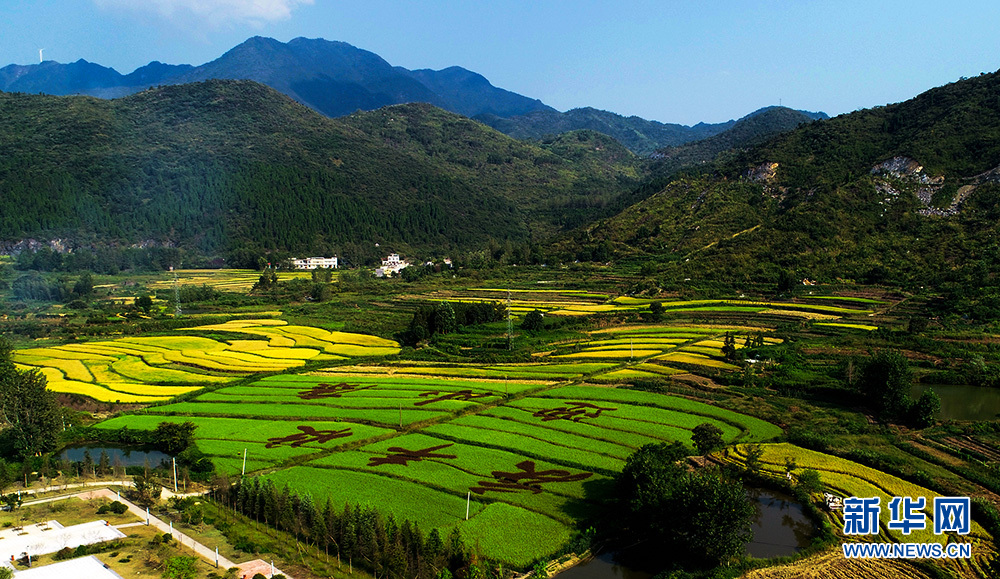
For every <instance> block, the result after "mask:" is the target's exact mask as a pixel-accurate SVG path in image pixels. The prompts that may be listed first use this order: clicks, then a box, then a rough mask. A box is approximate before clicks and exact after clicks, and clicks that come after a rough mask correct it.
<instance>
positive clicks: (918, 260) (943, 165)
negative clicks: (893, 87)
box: [556, 73, 1000, 315]
mask: <svg viewBox="0 0 1000 579" xmlns="http://www.w3.org/2000/svg"><path fill="white" fill-rule="evenodd" d="M722 146H725V145H723V144H720V143H713V142H711V141H702V142H701V143H699V144H692V145H689V146H686V147H685V148H678V149H672V150H667V151H664V152H663V155H664V157H665V158H666V160H668V161H669V160H670V159H672V158H674V159H675V158H679V157H682V156H684V155H688V156H689V157H690V155H691V154H692V149H696V148H705V149H712V150H718V149H719V148H721V147H722ZM653 174H654V175H655V174H656V171H655V170H654V171H653ZM641 190H642V191H644V193H643V194H642V195H641V196H637V197H633V200H634V201H635V202H634V203H630V204H628V205H627V207H624V208H623V210H622V211H621V212H620V213H618V214H616V215H614V216H613V217H610V218H607V219H601V220H598V221H595V222H593V223H591V224H588V225H587V226H585V227H582V228H580V229H578V230H576V231H574V232H572V233H570V234H567V235H566V236H565V237H564V238H563V241H562V242H561V243H559V244H556V247H558V248H559V250H561V251H562V252H563V255H564V256H567V257H569V256H572V257H574V258H576V259H587V258H590V257H591V256H593V255H594V254H595V252H598V251H597V250H598V249H599V252H598V253H600V254H601V255H616V256H618V258H620V259H621V258H629V257H631V258H634V259H637V260H640V261H643V262H649V261H652V262H654V263H659V264H660V265H659V270H660V281H661V282H662V283H668V284H670V285H674V284H676V285H678V286H683V285H684V284H685V283H687V282H685V281H684V280H706V279H714V280H720V279H722V280H725V281H727V282H728V283H732V284H752V283H759V282H765V283H767V282H770V283H773V282H775V281H776V280H778V279H779V278H781V276H782V275H786V276H788V277H790V278H791V279H795V280H802V279H806V278H808V279H820V280H825V281H831V282H832V281H835V280H838V279H841V280H858V281H862V282H865V283H870V284H880V283H885V284H890V285H894V286H896V287H913V288H919V287H920V286H923V285H925V284H928V285H929V284H937V285H938V286H939V287H944V286H948V287H951V288H953V289H954V291H955V292H956V294H957V293H961V292H965V293H966V294H968V295H972V294H977V297H975V299H976V300H982V301H990V302H991V303H992V304H993V305H992V306H990V310H989V311H991V312H992V313H993V314H995V313H997V311H1000V289H998V288H997V287H996V286H998V285H1000V279H998V277H997V273H996V272H997V271H998V270H997V266H998V264H1000V259H998V256H1000V245H998V243H997V239H1000V73H992V74H983V75H980V76H978V77H973V78H970V79H963V80H960V81H957V82H954V83H951V84H948V85H945V86H941V87H937V88H934V89H931V90H928V91H926V92H925V93H923V94H921V95H918V96H917V97H914V98H913V99H910V100H908V101H905V102H901V103H896V104H892V105H887V106H884V107H876V108H873V109H865V110H860V111H856V112H853V113H850V114H846V115H840V116H838V117H835V118H832V119H828V120H821V121H816V122H811V123H808V124H804V125H800V126H798V127H797V128H795V129H793V130H791V131H788V132H785V133H782V134H780V135H777V136H774V135H772V136H771V137H770V138H767V139H765V140H763V141H762V142H760V143H759V144H757V145H756V146H751V147H743V148H738V149H731V150H728V151H727V152H726V153H725V154H723V155H721V156H716V158H715V161H714V162H712V163H706V164H699V165H697V166H695V167H692V166H690V165H689V166H688V167H687V168H686V169H685V170H684V171H683V172H682V173H681V174H677V173H673V174H672V176H670V177H667V178H665V179H657V178H655V177H654V180H653V181H651V182H650V183H647V184H646V185H644V186H643V187H642V188H641ZM695 283H697V282H695ZM993 314H991V315H993Z"/></svg>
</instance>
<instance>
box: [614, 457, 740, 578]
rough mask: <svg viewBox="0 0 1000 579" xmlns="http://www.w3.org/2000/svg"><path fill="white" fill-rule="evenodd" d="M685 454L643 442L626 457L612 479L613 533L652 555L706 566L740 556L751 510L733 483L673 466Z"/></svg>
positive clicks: (702, 566) (719, 476) (716, 474)
mask: <svg viewBox="0 0 1000 579" xmlns="http://www.w3.org/2000/svg"><path fill="white" fill-rule="evenodd" d="M685 454H686V451H685V449H684V446H683V445H682V444H680V443H679V442H675V443H673V444H672V445H666V444H663V443H660V444H647V445H645V446H643V447H641V448H639V450H637V451H636V452H634V453H633V454H632V455H631V456H629V457H628V458H627V459H626V461H625V467H624V468H623V469H622V472H621V474H620V475H619V476H618V477H617V479H616V481H615V484H616V487H617V495H618V497H619V498H618V499H617V508H616V509H615V514H616V516H615V517H614V519H615V521H616V524H617V525H618V526H619V528H617V529H615V534H616V535H617V536H619V537H620V538H622V539H623V540H624V541H627V542H629V543H637V544H644V545H645V547H646V551H647V552H650V553H654V552H655V553H656V554H657V557H664V556H666V557H668V558H670V559H672V560H674V561H679V562H683V563H685V564H687V565H688V566H694V567H699V568H707V567H711V566H715V565H718V564H720V563H722V562H725V561H727V560H728V559H730V558H732V557H734V556H737V555H738V554H740V553H741V552H742V550H743V548H744V546H745V545H746V543H747V541H749V539H750V538H751V537H752V531H751V523H752V521H753V517H754V515H755V513H756V510H755V509H754V506H753V504H752V503H751V501H750V499H749V497H748V496H747V494H746V490H745V489H744V488H743V486H742V485H741V484H740V483H739V482H738V481H733V480H729V479H726V478H723V477H722V476H721V475H720V474H719V473H718V472H716V471H705V470H702V471H697V472H688V471H687V469H685V468H684V467H683V466H682V465H681V464H678V461H679V460H680V459H681V458H683V457H684V455H685Z"/></svg>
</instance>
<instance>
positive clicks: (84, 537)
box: [0, 521, 125, 561]
mask: <svg viewBox="0 0 1000 579" xmlns="http://www.w3.org/2000/svg"><path fill="white" fill-rule="evenodd" d="M124 537H125V534H124V533H122V532H121V531H119V530H118V529H116V528H114V527H112V526H110V525H108V523H107V522H105V521H91V522H89V523H81V524H79V525H73V526H72V527H63V526H62V525H60V524H59V522H58V521H48V522H45V523H38V524H35V525H30V526H26V527H12V528H10V529H4V530H3V531H0V538H2V539H4V540H3V541H0V560H3V561H7V560H9V559H10V558H11V556H14V557H16V558H20V557H21V556H23V555H24V554H26V553H27V554H29V555H31V556H32V557H37V556H39V555H47V554H49V553H55V552H56V551H58V550H59V549H62V548H64V547H69V548H70V549H75V548H77V547H79V546H80V545H93V544H94V543H103V542H104V541H110V540H112V539H122V538H124Z"/></svg>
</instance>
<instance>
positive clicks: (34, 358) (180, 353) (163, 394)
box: [14, 319, 399, 403]
mask: <svg viewBox="0 0 1000 579" xmlns="http://www.w3.org/2000/svg"><path fill="white" fill-rule="evenodd" d="M212 330H223V331H230V332H240V333H244V334H251V335H258V336H261V337H264V338H266V339H265V340H237V339H230V340H216V339H212V338H207V337H201V336H198V335H174V336H160V337H137V338H120V339H118V340H112V341H95V342H86V343H79V344H64V345H59V346H52V347H45V348H29V349H24V350H18V351H17V353H16V354H15V356H14V360H15V362H17V363H18V364H19V365H20V366H21V367H23V368H37V369H39V370H41V371H42V372H43V373H44V374H45V376H46V378H48V380H49V388H50V389H51V390H53V391H56V392H62V393H67V394H79V395H82V396H88V397H90V398H94V399H96V400H100V401H103V402H123V403H124V402H156V401H162V400H168V399H170V398H172V397H174V396H177V395H179V394H184V393H187V392H192V391H195V390H199V389H201V388H204V387H205V386H209V385H217V384H221V383H225V382H230V381H233V380H236V379H238V378H240V377H243V376H247V375H249V374H254V373H258V372H281V371H284V370H288V369H290V368H296V367H301V366H304V365H305V364H306V362H321V361H330V360H341V359H346V358H349V357H358V356H385V355H388V354H394V353H396V352H398V351H399V350H398V348H397V347H396V344H395V343H394V342H392V341H390V340H385V339H382V338H377V337H374V336H362V335H359V334H348V333H344V332H334V331H329V330H323V329H320V328H312V327H304V326H289V325H287V323H286V322H284V321H281V320H273V319H253V320H237V321H230V322H227V323H225V324H216V325H204V326H196V327H193V328H191V329H190V331H202V332H208V331H212Z"/></svg>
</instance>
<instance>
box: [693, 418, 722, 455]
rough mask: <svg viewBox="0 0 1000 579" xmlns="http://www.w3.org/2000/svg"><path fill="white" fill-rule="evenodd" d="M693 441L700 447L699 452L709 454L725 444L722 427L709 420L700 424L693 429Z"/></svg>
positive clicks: (696, 446)
mask: <svg viewBox="0 0 1000 579" xmlns="http://www.w3.org/2000/svg"><path fill="white" fill-rule="evenodd" d="M691 441H692V442H694V447H695V448H697V449H698V452H700V453H701V454H703V455H707V454H709V453H711V452H712V451H713V450H715V449H717V448H721V447H722V446H723V445H724V444H725V441H723V439H722V429H721V428H719V427H718V426H716V425H714V424H711V423H709V422H705V423H702V424H699V425H698V426H695V427H694V429H692V430H691Z"/></svg>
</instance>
